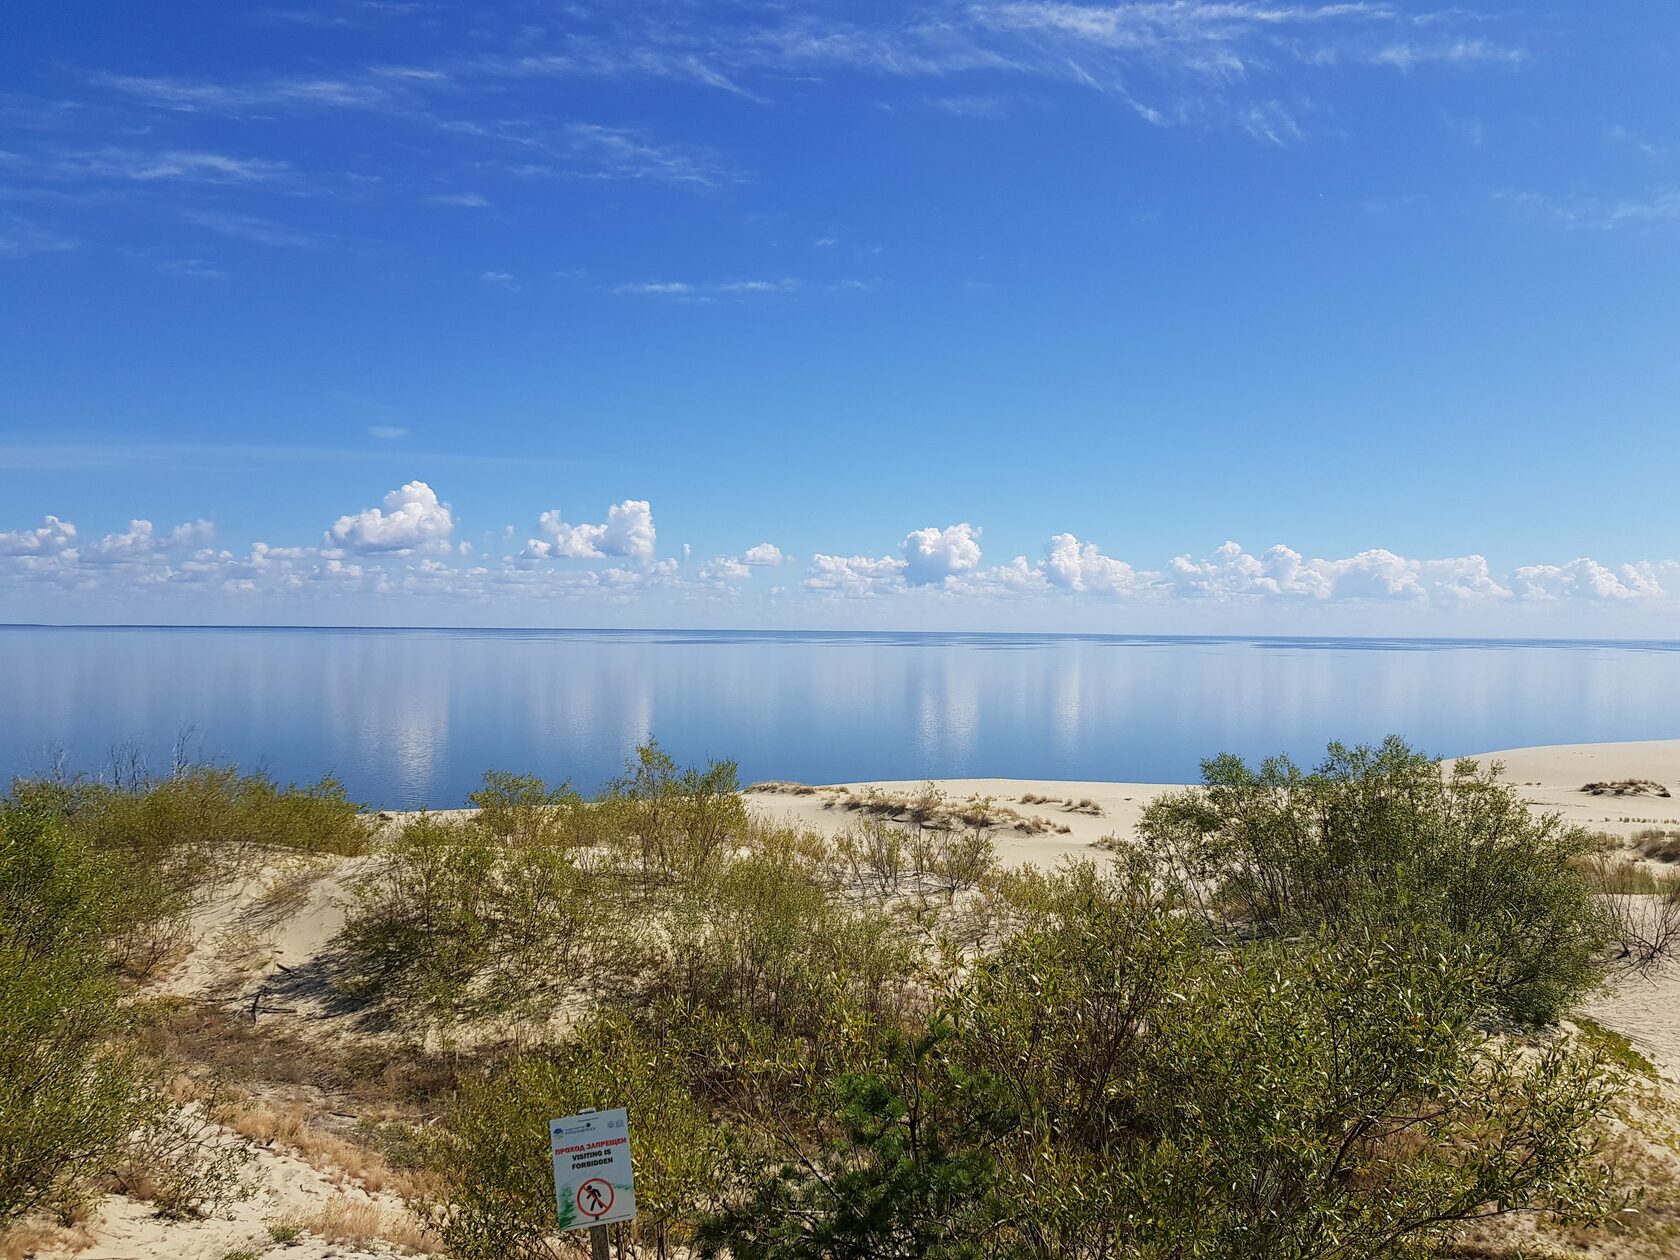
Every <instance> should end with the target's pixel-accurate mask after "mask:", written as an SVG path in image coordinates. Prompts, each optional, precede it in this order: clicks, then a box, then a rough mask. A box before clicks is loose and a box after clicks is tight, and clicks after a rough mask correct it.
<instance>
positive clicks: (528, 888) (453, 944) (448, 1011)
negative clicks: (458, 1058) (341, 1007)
mask: <svg viewBox="0 0 1680 1260" xmlns="http://www.w3.org/2000/svg"><path fill="white" fill-rule="evenodd" d="M484 831H485V829H484V828H481V827H478V826H474V825H471V824H463V823H457V822H450V821H445V820H442V819H439V818H436V817H433V816H430V815H424V814H422V815H420V816H419V817H417V818H415V819H412V820H410V821H409V822H408V823H407V824H406V825H405V826H404V827H403V829H402V831H401V833H400V834H399V835H398V837H397V839H396V840H395V841H394V842H393V843H392V845H391V848H390V850H389V852H388V853H387V854H385V855H384V858H383V860H382V861H381V862H380V863H379V864H378V865H377V866H376V867H375V868H374V869H373V870H371V871H370V872H369V873H368V874H367V875H366V876H365V877H364V878H363V879H362V880H361V881H360V882H359V883H358V885H357V886H356V902H355V905H354V906H353V907H352V909H351V912H350V915H349V917H348V920H347V921H346V923H345V926H344V929H343V932H342V933H341V935H340V937H339V942H340V945H341V946H342V947H343V950H344V952H345V955H346V959H347V963H348V970H349V974H350V976H351V978H352V979H351V983H352V987H354V988H356V989H357V990H359V991H361V992H363V993H366V994H369V995H371V996H374V997H376V998H377V1000H378V1001H379V1002H380V1003H381V1004H383V1005H385V1006H386V1007H387V1008H389V1009H391V1010H392V1011H395V1012H397V1013H399V1014H401V1015H403V1016H404V1017H405V1018H408V1019H411V1020H415V1021H421V1022H424V1021H427V1020H435V1021H443V1020H451V1019H456V1018H461V1017H470V1016H476V1015H488V1014H515V1015H520V1014H531V1013H533V1012H535V1011H536V1010H538V1009H539V1008H540V1007H541V1005H542V1004H543V1002H544V1001H545V1000H546V999H548V998H550V997H552V996H554V995H555V994H557V993H564V992H567V991H572V990H575V989H577V988H580V987H583V984H582V983H581V982H582V981H587V980H588V979H589V978H590V977H592V975H593V968H594V967H595V966H596V965H597V963H598V962H600V961H602V959H601V958H600V956H599V953H598V950H597V945H598V943H599V941H600V937H601V932H602V928H601V919H602V916H603V914H604V913H605V908H604V907H603V905H601V904H597V902H596V901H595V900H594V898H593V897H592V896H591V891H592V885H591V882H590V879H589V877H588V876H587V875H586V874H584V873H583V872H581V871H579V870H578V869H577V868H576V867H575V866H574V865H573V864H572V862H571V860H570V858H569V857H568V856H567V853H566V852H565V851H564V850H561V849H556V848H550V847H546V846H544V845H541V844H531V845H520V846H507V845H502V844H500V843H497V842H496V841H494V840H491V839H487V838H486V836H485V834H484ZM627 953H628V951H622V952H621V953H620V954H618V955H615V956H614V958H615V959H616V960H618V961H619V962H620V963H622V961H623V960H624V958H625V957H626V956H627ZM607 961H613V960H611V959H609V960H607Z"/></svg>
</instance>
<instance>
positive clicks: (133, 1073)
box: [0, 804, 159, 1222]
mask: <svg viewBox="0 0 1680 1260" xmlns="http://www.w3.org/2000/svg"><path fill="white" fill-rule="evenodd" d="M115 901H116V891H115V888H114V881H113V878H112V876H111V873H110V872H109V870H108V868H107V867H106V865H105V863H104V862H103V861H102V860H101V859H100V857H99V855H97V854H95V853H93V852H91V851H90V849H89V847H88V846H87V844H86V843H85V842H84V841H82V840H80V839H79V838H77V837H76V836H74V835H70V834H67V833H66V832H65V830H64V829H63V827H62V826H61V825H60V824H59V823H58V822H56V821H55V820H54V819H51V818H49V817H46V816H44V815H42V814H41V813H40V812H38V811H35V810H30V809H25V808H23V807H21V806H19V805H17V804H5V805H0V1222H4V1221H6V1220H8V1219H11V1218H13V1217H16V1216H18V1215H20V1214H22V1213H24V1212H28V1211H31V1210H35V1209H46V1208H51V1209H57V1210H66V1209H67V1208H68V1207H69V1206H70V1205H72V1204H74V1203H75V1201H76V1200H77V1199H78V1198H79V1197H80V1196H81V1195H82V1194H83V1193H84V1192H85V1190H86V1188H87V1186H88V1184H89V1182H90V1181H91V1179H93V1178H94V1177H96V1176H98V1175H100V1174H102V1173H104V1172H107V1171H109V1170H110V1169H111V1168H112V1167H113V1166H114V1165H115V1163H116V1162H117V1161H118V1159H120V1157H121V1154H122V1152H123V1151H124V1149H125V1148H126V1146H127V1143H128V1140H129V1135H130V1133H131V1132H132V1131H133V1130H135V1129H136V1128H137V1127H140V1126H142V1125H143V1124H145V1123H146V1122H147V1121H148V1120H150V1119H152V1118H153V1117H155V1116H156V1114H157V1113H158V1109H159V1103H158V1101H157V1099H156V1098H155V1096H154V1095H152V1094H151V1093H150V1091H148V1090H147V1088H146V1087H145V1084H144V1081H143V1078H142V1076H141V1074H140V1073H139V1071H138V1070H137V1067H136V1065H135V1063H134V1061H133V1058H132V1056H131V1055H129V1054H127V1053H125V1052H124V1051H123V1050H122V1049H120V1047H119V1046H118V1044H117V1039H118V1038H119V1036H120V1034H121V1033H122V1032H123V1031H124V1029H125V1026H126V1025H125V1019H124V1016H123V1013H122V1010H121V1007H120V1005H119V995H118V993H117V990H116V988H115V987H114V985H113V984H112V982H111V980H110V978H109V976H108V975H107V970H106V962H105V956H104V953H103V950H102V946H101V936H102V933H103V930H104V927H105V920H106V915H107V914H108V913H109V912H110V908H111V906H112V905H113V904H114V902H115Z"/></svg>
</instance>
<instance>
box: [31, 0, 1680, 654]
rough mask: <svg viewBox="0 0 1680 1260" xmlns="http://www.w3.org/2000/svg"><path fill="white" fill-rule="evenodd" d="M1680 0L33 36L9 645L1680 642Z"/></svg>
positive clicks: (231, 22)
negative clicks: (990, 632) (370, 640)
mask: <svg viewBox="0 0 1680 1260" xmlns="http://www.w3.org/2000/svg"><path fill="white" fill-rule="evenodd" d="M1677 63H1680V7H1677V6H1675V5H1673V4H1672V3H1669V2H1668V0H1624V2H1623V3H1618V4H1614V5H1589V4H1585V3H1531V4H1523V5H1505V6H1500V7H1491V6H1486V5H1482V4H1468V5H1452V6H1448V5H1434V4H1423V3H1376V2H1364V0H1355V2H1352V3H1288V2H1287V0H1254V2H1252V3H1248V2H1240V0H1239V2H1231V3H1216V2H1212V0H1209V2H1206V3H1195V2H1191V0H1183V2H1180V3H1155V2H1143V3H1125V4H1078V3H1060V2H1054V0H966V2H955V0H953V2H949V3H941V2H937V0H936V2H933V3H926V4H916V3H909V4H902V3H901V4H884V3H882V4H877V3H863V2H858V3H837V2H835V3H809V4H792V3H773V2H762V3H760V2H755V0H738V2H717V3H702V2H698V0H695V2H688V0H662V2H659V3H641V2H639V0H616V2H615V3H608V4H592V3H557V2H550V0H507V2H505V3H500V4H492V3H469V4H455V3H447V2H445V0H274V2H273V3H251V4H241V3H234V2H231V0H172V3H170V4H168V5H134V4H132V3H118V2H116V0H83V2H81V3H77V4H74V5H67V4H58V3H48V2H46V0H23V2H22V3H20V4H18V5H16V6H14V7H13V8H11V9H9V10H8V13H7V18H6V37H5V39H3V40H0V84H3V85H4V86H3V87H0V621H12V622H50V623H72V622H89V623H99V622H146V623H160V624H168V623H217V624H219V623H229V624H253V623H255V624H374V625H554V626H597V625H599V626H610V625H623V626H697V627H705V626H718V627H743V628H751V627H786V628H795V627H812V628H866V627H874V628H891V629H917V628H930V629H932V628H937V629H973V630H987V629H1008V630H1033V631H1061V630H1067V631H1113V632H1123V633H1137V632H1144V633H1234V634H1249V633H1289V634H1307V635H1317V634H1385V635H1386V634H1413V635H1431V636H1436V635H1438V636H1457V635H1490V634H1492V635H1511V636H1518V637H1531V636H1535V637H1552V636H1569V635H1591V636H1602V637H1626V638H1652V637H1664V638H1668V637H1675V635H1674V632H1675V626H1676V624H1677V623H1676V614H1677V613H1680V536H1677V533H1680V531H1677V529H1676V520H1677V518H1676V512H1675V508H1674V506H1673V505H1674V502H1675V486H1676V475H1677V474H1676V462H1675V438H1676V437H1677V436H1680V318H1677V316H1680V310H1677V306H1680V93H1676V91H1675V88H1674V85H1675V83H1676V82H1677V81H1680V64H1677Z"/></svg>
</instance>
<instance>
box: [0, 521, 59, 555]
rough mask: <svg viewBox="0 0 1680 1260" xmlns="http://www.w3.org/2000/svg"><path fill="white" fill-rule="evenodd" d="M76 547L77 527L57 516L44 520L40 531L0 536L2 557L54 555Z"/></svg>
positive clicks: (21, 531)
mask: <svg viewBox="0 0 1680 1260" xmlns="http://www.w3.org/2000/svg"><path fill="white" fill-rule="evenodd" d="M75 545H76V527H75V526H74V525H72V524H71V523H70V522H69V521H61V520H59V519H58V517H56V516H48V517H45V518H43V520H42V522H41V525H40V528H38V529H19V530H14V531H12V532H11V533H5V534H0V556H39V555H54V554H56V553H58V552H61V551H68V550H70V549H71V548H73V547H74V546H75Z"/></svg>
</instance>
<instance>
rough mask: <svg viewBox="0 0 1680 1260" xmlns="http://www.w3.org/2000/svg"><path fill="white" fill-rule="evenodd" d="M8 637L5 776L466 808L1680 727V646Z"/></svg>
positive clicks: (1065, 771) (1450, 750) (1664, 732)
mask: <svg viewBox="0 0 1680 1260" xmlns="http://www.w3.org/2000/svg"><path fill="white" fill-rule="evenodd" d="M0 633H3V636H4V637H3V640H0V697H3V698H4V703H5V705H6V711H7V716H8V721H7V723H6V724H4V726H3V727H0V771H3V772H4V773H6V774H11V773H16V772H24V771H29V770H38V769H40V768H42V766H43V764H44V761H45V756H46V753H47V750H48V749H49V748H50V747H51V746H52V745H55V744H59V745H64V746H66V747H68V749H69V750H70V753H71V756H72V761H73V763H74V764H75V765H77V766H79V767H81V768H84V769H90V770H97V769H99V768H101V766H102V764H103V762H104V759H105V757H106V755H107V753H108V750H109V749H110V747H111V746H112V745H113V744H116V743H119V742H122V741H124V740H130V739H138V740H140V741H143V742H144V743H145V744H146V745H147V748H148V752H149V753H150V756H151V760H152V763H153V764H154V765H161V764H165V763H166V761H167V756H168V750H169V745H170V742H171V741H172V740H173V738H174V737H175V735H176V733H177V731H178V730H179V728H180V727H181V726H182V725H183V724H190V725H192V726H194V727H195V728H196V730H197V732H198V733H199V734H200V735H201V736H202V738H203V742H204V748H205V749H206V751H208V752H209V753H211V754H213V755H216V756H219V757H221V758H224V759H226V760H231V761H237V762H239V763H241V764H243V765H246V766H254V765H258V764H267V765H268V766H269V767H270V768H271V769H272V771H273V772H274V773H275V774H276V775H277V776H279V777H281V778H287V779H312V778H315V777H316V776H318V775H320V774H321V773H323V772H326V771H329V770H331V771H335V772H337V773H338V774H340V775H341V776H342V777H343V778H344V779H345V781H346V783H347V785H348V786H349V788H350V791H351V792H352V794H353V795H355V796H356V797H357V798H358V799H362V800H366V801H369V802H371V803H377V804H391V805H399V804H419V803H426V804H432V805H451V804H455V803H458V802H459V801H460V800H461V799H463V798H464V796H465V794H466V793H467V792H469V791H471V790H472V789H473V788H474V787H475V786H476V784H477V782H478V779H479V775H480V774H481V772H482V771H483V770H485V769H487V768H491V767H497V768H506V769H512V770H521V771H533V772H536V773H540V774H543V775H544V776H545V777H548V778H550V779H552V780H555V781H558V780H559V779H562V778H567V777H570V778H572V779H573V780H574V781H575V782H576V783H577V784H578V785H579V786H580V787H581V788H583V789H585V790H594V789H595V788H597V787H599V786H600V784H601V783H602V782H604V781H605V780H606V779H608V778H610V777H612V776H613V775H615V774H617V773H619V771H620V770H621V768H622V766H623V764H624V761H625V758H626V757H627V756H628V755H629V754H630V752H631V750H632V749H633V748H634V746H635V745H636V744H637V743H638V742H640V741H641V740H643V739H645V738H646V737H647V736H648V735H649V734H652V735H656V736H658V738H659V739H660V741H661V743H662V744H664V745H665V746H666V747H667V748H668V749H669V750H670V752H671V753H672V755H673V756H675V757H676V758H677V759H678V760H679V761H685V762H687V761H703V760H705V759H706V758H707V757H724V756H729V757H735V758H737V759H739V760H740V762H741V764H742V773H743V775H744V776H745V777H747V778H784V777H785V778H801V779H807V780H816V779H838V778H876V777H882V778H884V777H894V778H906V777H918V776H924V775H926V776H942V775H955V774H988V775H989V774H1002V775H1017V776H1022V777H1059V778H1137V779H1144V780H1156V781H1172V780H1176V779H1183V778H1186V777H1193V776H1194V775H1195V773H1196V770H1197V764H1198V762H1199V760H1200V759H1201V758H1202V757H1205V756H1208V755H1211V754H1213V753H1215V752H1218V751H1222V750H1229V751H1234V752H1238V753H1241V754H1243V755H1245V756H1249V757H1259V756H1263V755H1266V754H1268V753H1272V752H1277V751H1288V752H1290V753H1291V754H1292V755H1294V756H1295V757H1296V758H1297V760H1301V761H1306V762H1311V761H1314V760H1316V758H1317V757H1318V756H1319V755H1320V754H1321V753H1322V750H1323V746H1324V744H1325V742H1327V741H1328V740H1329V739H1332V738H1344V739H1377V738H1380V737H1381V736H1383V735H1384V734H1387V733H1389V732H1391V731H1393V732H1399V733H1402V734H1405V735H1406V736H1407V737H1408V738H1410V739H1411V740H1412V741H1413V742H1414V743H1415V744H1417V745H1419V746H1420V747H1423V748H1425V749H1428V750H1430V751H1433V752H1439V753H1444V754H1449V755H1452V754H1458V753H1464V752H1473V751H1477V750H1479V749H1485V748H1496V747H1510V746H1516V745H1520V744H1525V743H1557V742H1568V741H1573V740H1583V739H1640V738H1660V737H1672V736H1677V735H1680V717H1677V716H1676V715H1677V714H1680V653H1676V652H1674V651H1672V650H1662V651H1658V650H1654V649H1652V648H1650V647H1648V646H1646V645H1633V646H1631V647H1622V646H1618V645H1606V644H1568V645H1536V644H1513V643H1499V644H1487V645H1483V644H1465V643H1441V644H1433V645H1422V644H1419V643H1417V642H1409V643H1400V644H1393V645H1372V644H1361V645H1358V646H1357V647H1353V646H1350V645H1349V644H1348V643H1346V642H1345V641H1328V642H1324V643H1321V644H1318V645H1311V646H1309V645H1304V644H1302V643H1301V642H1299V641H1290V642H1278V641H1272V640H1264V641H1262V640H1254V641H1244V640H1213V639H1199V640H1188V641H1171V640H1161V639H1148V640H1137V639H1133V640H1124V639H1118V638H1112V637H1106V638H1105V637H1100V636H1015V637H1011V638H1009V639H1006V640H998V639H992V638H987V637H984V636H972V635H947V636H935V637H929V636H918V635H897V636H860V635H843V634H821V635H800V634H775V635H751V634H742V633H732V634H728V635H719V636H710V635H706V634H703V633H699V632H692V633H691V632H683V633H671V634H666V633H661V634H612V633H608V632H590V633H588V634H567V633H559V634H548V633H542V632H521V633H517V634H498V633H495V632H482V631H475V632H468V633H456V632H448V631H443V632H438V631H432V632H424V633H411V632H402V631H381V632H371V631H369V632H325V631H296V632H294V631H156V630H147V631H138V630H135V631H117V630H112V631H81V630H77V631H52V630H22V629H9V630H6V631H4V632H0Z"/></svg>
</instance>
